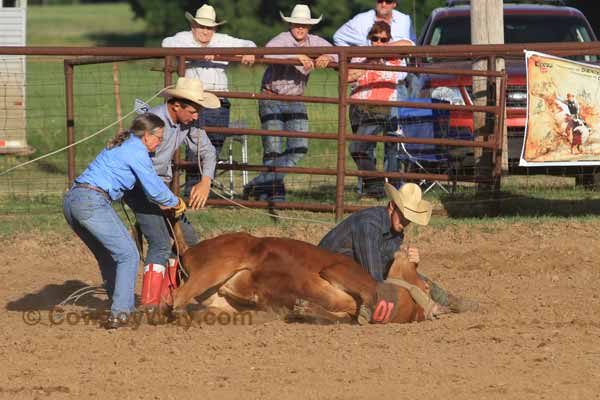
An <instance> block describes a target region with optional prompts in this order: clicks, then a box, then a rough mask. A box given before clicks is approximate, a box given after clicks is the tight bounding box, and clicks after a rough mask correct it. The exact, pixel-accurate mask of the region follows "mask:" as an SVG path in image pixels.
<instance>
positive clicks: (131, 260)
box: [63, 188, 140, 316]
mask: <svg viewBox="0 0 600 400" xmlns="http://www.w3.org/2000/svg"><path fill="white" fill-rule="evenodd" d="M63 212H64V215H65V218H66V220H67V222H68V223H69V225H70V226H71V228H73V230H74V231H75V233H76V234H77V236H79V237H80V238H81V240H83V242H84V243H85V244H86V245H87V246H88V247H89V249H90V250H91V251H92V253H93V254H94V257H96V260H97V261H98V265H99V266H100V273H101V274H102V279H103V280H104V285H105V287H106V291H107V292H108V296H109V298H110V299H112V305H111V313H112V314H113V315H114V316H118V315H119V314H120V313H130V312H131V311H133V309H134V306H135V298H134V289H135V279H136V275H137V269H138V266H139V262H140V255H139V253H138V250H137V247H136V246H135V243H134V241H133V239H132V238H131V236H130V235H129V232H128V231H127V228H125V225H123V222H121V220H120V219H119V216H118V215H117V213H116V212H115V210H114V209H113V207H112V205H111V203H110V201H108V199H106V198H105V197H104V196H103V195H102V194H101V193H98V192H96V191H93V190H90V189H86V188H72V189H71V190H69V191H68V192H67V194H66V195H65V199H64V204H63Z"/></svg>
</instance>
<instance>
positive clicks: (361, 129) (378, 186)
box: [350, 105, 399, 192]
mask: <svg viewBox="0 0 600 400" xmlns="http://www.w3.org/2000/svg"><path fill="white" fill-rule="evenodd" d="M350 124H351V125H352V131H353V132H354V134H356V135H365V136H375V135H378V134H380V133H382V134H384V135H386V134H388V133H389V132H394V131H395V130H396V128H397V127H398V123H397V120H396V119H394V118H392V117H391V115H390V114H389V113H383V112H378V111H369V110H368V109H364V108H362V107H357V106H354V105H352V106H350ZM376 146H377V143H375V142H351V143H350V154H351V155H352V158H353V159H354V162H355V163H356V167H357V168H358V169H359V170H363V171H375V170H376V169H377V159H376V157H375V148H376ZM397 160H398V145H396V144H395V143H385V146H384V160H383V165H384V168H383V169H384V171H386V172H399V170H398V162H397ZM363 182H364V185H365V189H366V191H367V192H370V191H373V192H378V191H381V190H383V180H382V179H381V178H364V179H363Z"/></svg>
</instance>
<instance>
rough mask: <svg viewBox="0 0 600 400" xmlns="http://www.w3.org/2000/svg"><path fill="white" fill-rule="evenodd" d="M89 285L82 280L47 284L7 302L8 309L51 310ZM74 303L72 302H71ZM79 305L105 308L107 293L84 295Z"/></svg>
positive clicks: (78, 302) (107, 304) (106, 305)
mask: <svg viewBox="0 0 600 400" xmlns="http://www.w3.org/2000/svg"><path fill="white" fill-rule="evenodd" d="M87 286H88V285H87V284H86V283H84V282H82V281H80V280H68V281H65V282H64V283H62V284H60V285H57V284H51V285H46V286H44V287H43V288H42V289H40V290H39V291H37V292H35V293H27V294H25V295H24V296H23V297H21V298H20V299H17V300H14V301H10V302H8V303H7V304H6V310H8V311H33V310H37V311H50V310H52V309H54V308H55V307H56V306H58V305H59V304H60V303H61V302H62V301H63V300H65V299H66V298H67V297H69V296H70V295H71V294H72V293H74V292H76V291H77V290H80V289H83V288H85V287H87ZM71 304H72V303H71ZM76 304H77V305H78V306H83V307H87V308H94V309H104V308H107V307H108V306H109V302H108V300H107V299H106V296H105V295H98V294H94V295H86V296H82V297H81V298H80V299H79V300H78V301H77V303H76Z"/></svg>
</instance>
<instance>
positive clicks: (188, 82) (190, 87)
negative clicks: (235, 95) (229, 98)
mask: <svg viewBox="0 0 600 400" xmlns="http://www.w3.org/2000/svg"><path fill="white" fill-rule="evenodd" d="M162 95H163V96H164V97H177V98H180V99H185V100H189V101H191V102H194V103H196V104H199V105H201V106H202V107H204V108H219V107H221V102H220V101H219V98H218V97H217V96H215V95H214V94H212V93H209V92H205V91H204V86H203V85H202V81H201V80H200V79H196V78H183V77H182V78H179V79H178V80H177V85H175V88H174V89H167V90H165V91H164V92H163V94H162Z"/></svg>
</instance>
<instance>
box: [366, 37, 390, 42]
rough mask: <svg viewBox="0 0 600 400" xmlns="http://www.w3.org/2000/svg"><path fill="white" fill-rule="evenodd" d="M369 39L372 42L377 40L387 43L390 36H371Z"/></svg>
mask: <svg viewBox="0 0 600 400" xmlns="http://www.w3.org/2000/svg"><path fill="white" fill-rule="evenodd" d="M369 40H371V42H372V43H377V42H381V43H387V42H389V41H390V38H389V37H381V36H371V37H370V38H369Z"/></svg>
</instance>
